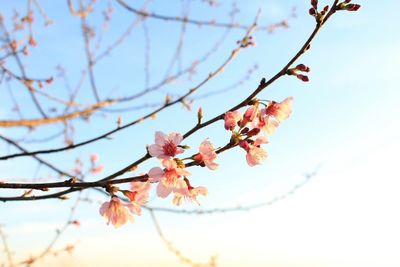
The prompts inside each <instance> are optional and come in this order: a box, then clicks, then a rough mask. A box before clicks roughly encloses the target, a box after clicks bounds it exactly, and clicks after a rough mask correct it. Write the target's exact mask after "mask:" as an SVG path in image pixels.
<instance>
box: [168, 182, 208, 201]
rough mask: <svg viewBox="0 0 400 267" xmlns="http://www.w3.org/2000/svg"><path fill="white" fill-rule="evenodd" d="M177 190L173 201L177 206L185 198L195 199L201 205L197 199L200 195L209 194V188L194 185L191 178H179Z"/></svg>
mask: <svg viewBox="0 0 400 267" xmlns="http://www.w3.org/2000/svg"><path fill="white" fill-rule="evenodd" d="M177 188H178V189H177V190H176V191H175V192H174V198H173V200H172V203H173V204H174V205H176V206H179V205H181V204H182V201H183V200H188V201H193V202H196V203H197V204H199V205H200V203H199V202H198V201H197V197H198V196H199V195H203V196H207V195H208V190H207V188H206V187H204V186H198V187H192V186H191V185H190V183H189V180H187V179H185V180H179V183H178V186H177Z"/></svg>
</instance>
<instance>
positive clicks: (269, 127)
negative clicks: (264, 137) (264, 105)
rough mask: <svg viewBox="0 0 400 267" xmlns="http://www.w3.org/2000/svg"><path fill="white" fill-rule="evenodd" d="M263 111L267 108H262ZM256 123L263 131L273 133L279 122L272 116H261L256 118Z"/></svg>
mask: <svg viewBox="0 0 400 267" xmlns="http://www.w3.org/2000/svg"><path fill="white" fill-rule="evenodd" d="M261 112H263V113H265V110H262V111H261ZM254 125H255V127H257V128H260V129H261V131H262V132H264V133H267V134H269V135H271V134H273V133H274V132H275V130H276V128H278V126H279V123H278V122H277V121H275V120H273V119H272V118H271V117H270V116H263V117H261V116H260V117H259V118H257V119H256V120H254Z"/></svg>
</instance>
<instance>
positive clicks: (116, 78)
mask: <svg viewBox="0 0 400 267" xmlns="http://www.w3.org/2000/svg"><path fill="white" fill-rule="evenodd" d="M141 2H142V1H140V3H136V2H133V1H131V2H130V3H131V4H132V5H133V6H136V7H139V6H141ZM192 2H193V4H192V6H191V9H190V16H192V17H193V18H214V17H216V18H218V19H219V20H221V21H223V20H226V19H227V16H226V13H227V12H228V10H229V7H230V4H228V1H220V3H221V6H220V7H219V8H216V9H215V10H212V11H210V9H209V8H207V6H206V5H205V4H204V3H202V2H201V1H197V0H196V1H192ZM320 2H324V3H329V1H320ZM41 3H42V4H43V7H44V8H45V10H46V11H47V13H48V15H49V17H51V18H53V19H54V20H55V24H54V25H52V26H50V27H48V28H41V27H38V28H37V29H36V30H35V34H36V36H37V41H38V47H37V48H36V49H34V50H32V51H31V56H30V57H29V58H27V59H26V64H27V66H29V67H30V68H29V70H30V73H31V75H32V76H33V77H40V76H45V75H48V73H49V72H50V73H54V72H55V71H54V67H55V66H56V65H57V64H59V63H62V64H63V66H65V68H66V69H67V70H68V74H69V77H70V80H71V81H72V82H73V83H74V84H75V83H77V81H78V80H79V77H80V73H81V71H82V69H83V68H84V67H85V61H84V51H83V49H82V48H83V43H82V36H81V34H80V33H79V21H78V20H77V19H76V18H74V17H72V16H71V15H70V14H69V13H68V11H67V7H66V5H65V4H64V5H63V8H59V7H58V4H56V3H55V2H53V1H48V0H47V1H44V0H43V1H41ZM229 3H230V1H229ZM357 3H359V4H361V5H362V8H361V9H360V11H359V12H357V13H338V14H336V15H335V16H333V17H332V19H331V20H330V21H329V22H328V23H327V25H326V26H325V27H324V28H323V29H322V31H321V32H320V34H319V35H318V36H317V37H316V39H315V40H314V42H313V43H312V47H311V49H310V51H309V52H308V53H307V54H306V55H304V56H303V57H302V58H301V60H300V61H299V62H298V63H304V64H306V65H308V66H310V67H311V73H310V75H309V77H310V82H309V83H302V82H301V81H299V80H297V79H295V78H292V77H284V78H282V79H280V80H279V81H277V82H276V83H274V84H273V85H272V86H271V87H269V88H268V89H267V90H266V91H264V92H263V93H262V94H261V95H260V98H262V99H273V100H277V101H281V100H283V99H284V98H286V97H287V96H293V97H294V102H293V113H292V115H291V117H290V118H289V119H288V120H287V121H285V122H284V123H283V124H282V125H281V126H280V127H279V129H278V130H277V131H276V133H275V134H274V135H273V136H272V137H271V138H270V143H269V144H267V145H266V149H267V151H268V153H269V157H268V159H267V161H266V162H265V163H264V164H263V165H261V166H257V167H254V168H250V167H249V166H247V164H246V162H245V153H244V152H243V151H241V150H239V149H237V150H233V151H229V152H228V153H225V154H223V155H221V156H220V157H219V158H218V163H220V168H219V169H218V170H216V171H215V172H212V173H211V172H210V171H208V170H205V169H191V172H192V179H191V181H192V182H194V183H195V184H196V185H204V186H206V187H207V188H208V190H209V196H207V197H206V198H202V199H200V202H201V208H202V209H212V208H215V207H234V206H236V205H246V204H254V203H260V202H265V201H269V200H272V199H274V198H276V197H279V196H282V195H286V193H287V192H290V191H291V190H292V188H293V187H294V186H295V185H297V184H299V183H302V182H303V181H304V175H305V174H306V173H310V172H313V171H314V170H315V169H318V171H317V173H316V175H315V176H314V177H312V178H311V179H310V180H309V181H308V182H307V183H306V184H305V185H304V186H302V187H301V188H299V189H298V190H297V191H296V192H294V193H293V194H291V195H289V196H288V197H286V198H284V199H282V200H280V201H278V202H276V203H274V204H273V205H270V206H265V207H262V208H258V209H254V210H251V211H236V212H231V213H221V214H213V215H181V214H173V213H162V212H159V213H157V214H156V216H157V218H158V221H159V222H160V226H161V228H162V230H163V232H164V234H165V236H166V238H167V239H168V240H170V241H171V242H172V243H173V244H174V246H176V247H177V248H179V249H180V251H181V252H182V253H183V254H184V255H186V256H188V257H190V258H192V259H193V260H195V261H198V262H206V261H207V260H208V259H209V257H210V256H212V255H216V256H217V258H218V260H217V262H218V266H233V267H235V266H260V267H261V266H263V267H264V266H274V267H292V266H293V267H300V266H312V267H314V266H315V267H347V266H348V267H358V266H360V267H361V266H363V267H375V266H380V267H382V266H383V267H392V266H393V267H394V266H400V258H399V257H398V251H397V250H396V248H398V247H399V246H400V244H399V243H400V241H399V240H400V230H399V227H398V225H399V223H400V216H399V215H398V212H397V210H398V203H400V197H399V196H400V194H399V188H400V182H399V178H400V170H399V168H398V151H399V149H400V141H399V136H400V125H399V116H400V107H399V105H398V103H399V100H400V93H399V90H398V78H397V77H398V73H397V72H398V62H399V61H400V49H399V47H400V32H399V31H398V25H400V24H399V23H400V21H399V18H398V16H397V12H396V11H397V10H398V9H399V7H400V3H399V2H398V1H394V0H392V1H390V0H387V1H365V0H359V1H358V2H357ZM0 5H1V7H2V8H1V10H2V11H1V12H2V13H4V14H10V11H11V10H12V7H14V6H17V7H18V8H23V7H25V1H16V2H15V3H14V2H8V1H1V2H0ZM238 5H239V6H240V13H239V14H238V20H239V21H242V22H243V23H251V22H252V20H253V18H254V15H255V14H256V12H257V10H258V8H259V7H261V8H262V10H263V13H262V16H261V18H260V23H261V25H262V24H263V23H265V24H267V23H271V22H275V21H279V20H280V19H282V18H284V17H286V16H287V15H288V14H289V13H290V11H291V7H293V6H296V7H297V13H298V16H297V18H294V19H291V20H290V28H289V29H288V30H278V31H276V32H274V33H273V34H268V33H266V32H256V33H255V34H254V38H255V40H256V42H257V46H256V47H254V48H253V47H252V48H249V49H246V50H244V51H243V52H241V53H240V54H239V55H238V56H237V58H235V59H234V61H233V62H232V63H231V64H230V65H229V66H228V67H227V68H226V69H225V71H224V72H223V73H222V74H221V75H220V76H218V77H216V78H215V79H214V80H212V81H211V82H210V83H209V84H207V85H206V86H205V87H204V88H202V89H201V90H202V91H201V92H199V93H198V95H201V93H207V92H212V91H214V90H218V89H221V88H225V87H227V86H229V85H231V84H234V83H235V82H236V81H237V80H238V79H240V77H243V76H244V75H245V74H246V72H247V70H248V69H249V68H251V67H252V66H253V65H254V64H255V63H257V64H258V69H257V70H256V71H254V73H253V74H252V76H251V78H250V79H248V80H246V81H245V82H244V83H243V85H242V86H240V87H238V88H235V89H234V90H232V91H229V92H228V93H226V94H221V95H217V96H214V97H212V98H204V99H199V100H196V101H195V102H194V103H193V110H197V108H198V107H199V106H201V107H202V108H203V110H204V117H205V119H207V118H212V117H213V116H214V115H217V114H220V113H221V112H224V111H225V110H226V109H229V108H230V107H231V106H233V105H235V104H236V103H237V102H238V101H240V99H242V98H243V97H244V96H246V95H248V94H249V92H251V91H252V90H253V89H254V88H255V87H256V86H257V85H258V83H259V80H260V78H261V77H266V78H268V77H271V76H273V75H274V73H276V72H277V71H279V70H280V69H281V67H282V66H284V65H285V63H286V62H287V61H288V60H289V59H290V58H291V57H292V56H293V55H294V53H296V52H297V50H298V49H299V47H300V46H301V45H302V43H303V42H304V41H305V40H306V38H307V37H308V34H310V33H311V31H312V29H313V19H312V18H311V17H310V16H308V15H307V10H308V8H309V2H308V1H295V0H290V1H289V0H285V1H277V0H276V1H273V0H268V1H256V0H251V1H239V2H238ZM321 5H322V4H321ZM99 6H101V7H104V6H105V2H104V3H101V4H99ZM113 6H114V8H115V14H114V15H115V16H114V18H113V20H112V22H111V24H110V29H109V31H108V32H107V35H106V36H105V37H104V40H103V41H104V43H105V45H103V47H102V48H106V47H107V45H106V44H108V43H110V42H111V40H114V39H115V38H116V37H118V36H119V34H120V33H121V32H122V31H123V29H124V28H125V27H126V25H127V23H128V22H131V21H133V19H134V18H132V16H131V15H130V14H129V13H127V12H126V11H125V10H123V9H121V8H120V7H118V5H117V4H116V3H113ZM150 7H151V10H154V11H157V12H158V13H162V14H169V15H174V14H176V13H177V12H178V11H179V10H180V6H179V1H172V0H171V1H168V3H167V1H161V0H158V1H153V2H152V4H150ZM99 9H101V8H100V7H99ZM97 13H100V12H97ZM39 22H40V21H39ZM90 22H91V23H93V24H95V23H96V22H97V23H98V22H99V18H97V19H93V20H92V21H90ZM146 23H147V26H148V30H149V34H150V36H151V43H150V45H151V52H152V54H151V56H152V57H151V62H150V70H151V82H152V83H156V82H157V81H158V80H159V79H162V77H164V75H165V72H166V69H167V68H168V64H169V61H170V57H171V54H172V53H173V51H174V49H175V47H176V44H177V43H176V40H177V38H178V37H179V29H180V24H174V23H167V24H165V23H160V22H159V21H154V20H149V21H147V22H146ZM222 34H223V30H216V29H209V28H204V27H202V28H199V27H197V26H190V27H188V29H187V35H186V40H185V46H184V48H183V50H182V53H183V54H182V65H185V64H190V62H192V61H193V60H194V59H196V58H198V54H203V53H204V52H205V51H208V50H209V49H210V48H211V47H212V46H213V44H214V42H215V41H216V40H218V39H219V38H220V36H221V35H222ZM242 36H243V31H239V30H233V31H232V32H230V33H229V35H228V37H227V38H226V40H225V41H224V43H223V45H222V46H221V49H219V50H218V51H216V52H215V53H214V54H212V56H211V57H210V60H209V62H208V63H207V64H204V65H201V66H200V67H199V69H198V73H197V75H196V76H195V77H194V78H193V79H192V80H190V81H184V80H182V81H177V82H175V83H173V84H171V85H169V86H167V87H165V88H164V89H162V93H160V92H155V93H153V94H149V95H148V96H146V97H145V98H144V99H143V100H142V101H143V102H140V103H134V104H135V105H137V104H143V103H148V102H153V101H154V100H160V99H162V98H163V97H164V94H165V92H173V93H182V92H185V91H186V90H187V88H190V87H192V86H193V85H195V84H197V83H198V82H199V81H201V79H202V78H203V77H206V75H207V74H208V73H209V72H210V71H212V70H214V69H215V68H216V66H218V65H219V64H221V63H222V62H223V61H224V59H225V58H226V57H227V56H229V53H230V51H231V50H232V49H233V48H235V45H236V44H235V42H236V40H238V39H240V38H241V37H242ZM143 38H144V33H143V28H142V27H138V28H137V29H135V31H134V32H133V34H132V35H131V36H130V37H129V38H128V39H127V41H126V42H125V43H124V44H123V45H121V46H120V47H119V48H118V49H117V50H115V51H114V52H113V54H112V55H111V56H109V57H106V58H105V59H104V61H102V62H101V64H99V66H97V67H96V68H95V73H96V74H97V77H98V84H100V85H101V88H102V91H101V92H104V95H102V96H103V97H110V96H119V95H123V94H124V93H127V92H128V93H129V92H132V91H134V90H137V89H136V88H142V87H143V86H144V84H145V80H144V79H143V62H144V60H145V57H144V51H145V50H144V39H143ZM170 40H173V41H170ZM100 50H101V49H100ZM132 51H133V52H132ZM38 66H40V67H38ZM175 68H178V69H179V67H176V66H175ZM14 86H15V89H18V86H17V85H14ZM62 86H63V82H62V81H59V80H57V79H56V80H55V81H54V84H53V85H52V86H51V87H50V88H49V89H48V90H53V91H54V92H55V93H57V94H58V95H59V96H60V97H63V96H64V97H65V93H64V92H63V91H57V88H58V87H62ZM83 86H84V89H85V90H83V93H81V95H80V96H79V97H80V99H81V101H83V102H87V103H90V102H91V101H93V95H92V94H91V92H90V87H89V83H88V81H87V80H86V81H85V83H84V85H83ZM0 88H1V89H0V99H2V100H0V103H1V105H0V117H1V118H10V117H13V116H15V114H13V113H12V112H11V111H10V110H11V107H12V104H11V103H10V101H9V98H8V96H7V94H6V90H5V88H6V87H5V84H4V83H3V84H0ZM13 88H14V87H13ZM103 88H104V89H103ZM15 91H16V90H15ZM21 91H22V90H20V91H16V92H15V94H16V96H17V97H18V99H21V101H22V102H21V103H23V106H24V107H25V110H30V109H32V107H31V103H30V101H29V98H28V97H27V95H25V94H24V93H23V92H21ZM63 94H64V95H63ZM4 99H7V100H4ZM47 107H48V108H50V107H51V105H50V104H48V105H47ZM146 111H147V112H148V110H138V111H132V112H128V113H123V114H122V118H123V120H124V121H130V120H131V119H132V118H136V117H137V116H139V115H140V114H144V113H145V112H146ZM105 114H106V115H104V116H106V117H105V118H104V116H96V117H94V118H93V119H92V120H91V122H90V123H87V122H83V121H79V120H78V121H77V122H76V129H77V132H76V133H75V138H76V140H85V139H86V138H89V137H91V136H94V135H96V134H99V133H102V132H104V131H106V130H107V129H110V127H113V123H115V121H116V118H117V117H118V115H120V114H119V113H105ZM25 115H26V116H28V115H31V116H32V117H37V116H38V114H35V112H34V111H33V112H32V113H28V112H26V114H25ZM195 122H196V113H195V112H187V111H185V110H184V109H182V108H181V107H179V106H176V107H173V108H172V109H170V110H167V111H165V112H163V113H160V114H158V116H157V119H155V120H149V121H146V122H144V123H142V124H141V125H140V127H142V128H139V127H138V128H135V127H133V128H131V129H129V130H126V131H121V132H119V133H118V134H116V135H115V136H113V138H112V139H111V140H107V141H101V142H99V143H98V144H95V145H93V146H87V147H83V148H80V149H77V151H70V152H67V153H60V154H54V155H51V156H45V157H44V158H45V159H47V160H49V161H51V162H53V163H55V164H59V165H60V166H63V167H64V168H65V169H68V168H72V167H71V166H72V164H73V162H74V159H75V158H76V157H77V156H79V157H81V158H82V160H84V162H85V163H86V164H87V163H88V157H89V155H90V154H91V153H94V152H96V153H98V154H99V155H100V158H101V162H104V163H105V165H106V166H105V172H104V175H107V174H111V173H113V172H115V171H116V170H119V169H121V168H123V167H125V166H126V165H128V164H129V163H131V162H132V161H133V160H134V159H135V158H137V157H139V156H141V155H142V154H143V153H144V144H151V143H152V142H153V138H154V137H153V133H154V132H155V131H157V130H161V131H164V132H171V131H178V132H185V131H186V130H188V129H189V128H190V127H191V126H192V125H193V124H194V123H195ZM60 129H61V128H60V127H45V128H43V129H38V130H37V132H35V134H37V136H42V137H43V136H50V135H52V134H53V133H55V132H58V131H59V130H60ZM79 129H80V130H79ZM139 129H140V130H139ZM0 133H2V134H5V135H8V136H15V137H19V136H24V135H25V134H26V131H25V130H21V129H18V130H4V129H0ZM207 137H208V138H210V140H211V141H212V142H213V143H214V144H215V145H216V146H218V145H222V144H224V142H226V140H227V139H229V133H228V132H226V131H225V130H224V129H223V125H222V123H221V122H220V123H216V124H215V125H212V126H211V127H209V128H208V129H207V130H203V131H199V132H198V134H196V135H194V136H192V137H190V138H188V139H187V143H188V145H190V146H192V147H196V146H197V145H198V144H199V142H201V141H202V140H204V139H205V138H207ZM60 144H62V143H61V142H60V140H56V141H53V142H51V143H49V144H42V143H41V144H29V148H30V149H31V150H33V149H38V148H42V147H43V146H49V147H52V146H59V145H60ZM8 151H14V150H12V149H11V148H9V147H8V146H7V145H6V144H4V143H2V144H0V152H1V154H2V155H3V154H6V153H8ZM154 164H156V161H151V162H149V163H146V164H143V166H141V168H140V169H139V170H138V171H137V172H138V173H140V172H147V171H148V169H150V168H151V167H152V166H154ZM22 166H23V168H22ZM36 168H37V164H36V163H33V162H32V161H31V160H29V159H14V160H8V161H6V162H0V172H1V175H2V176H4V177H12V178H15V179H20V178H21V177H31V176H32V173H34V172H35V170H36ZM49 174H50V172H49V170H47V169H46V168H44V167H42V168H41V169H40V170H39V174H38V175H39V177H45V178H46V177H49ZM101 177H102V176H101V175H100V176H98V177H94V176H93V177H89V178H90V179H96V178H101ZM7 194H8V193H7ZM89 196H90V197H92V198H94V199H96V200H98V201H100V202H104V201H106V199H105V198H104V197H103V196H101V195H99V194H96V193H93V192H92V193H90V195H89ZM75 198H76V196H72V197H71V200H69V201H63V202H61V201H58V200H50V201H39V202H29V203H1V204H0V224H3V225H4V231H5V232H6V233H7V235H8V237H9V238H8V240H9V244H10V247H11V248H12V250H13V251H14V255H15V257H16V258H17V259H24V258H26V257H27V256H29V255H30V254H31V253H33V254H36V253H38V252H40V251H41V250H42V249H43V248H44V247H45V246H46V244H48V243H49V242H50V240H51V239H52V237H53V235H54V232H55V229H56V228H59V227H60V226H61V225H63V223H64V222H65V220H66V219H67V217H68V212H69V209H70V207H71V205H73V202H74V199H75ZM170 201H171V199H167V200H160V199H157V198H156V196H155V193H154V192H153V194H152V197H151V201H150V203H149V204H150V205H152V206H163V207H173V206H172V203H171V202H170ZM98 208H99V203H98V202H94V203H85V202H84V203H81V204H80V205H79V206H78V208H77V211H76V216H75V217H76V218H78V219H79V220H80V221H81V226H80V227H75V228H74V227H71V228H68V229H67V232H66V233H65V234H64V235H62V236H61V238H60V240H59V242H58V243H57V244H56V248H61V247H63V246H64V245H65V244H67V243H73V244H76V249H75V251H74V252H73V254H72V256H71V255H68V254H62V255H60V256H58V257H55V258H53V257H49V258H47V259H45V260H43V261H40V262H39V263H38V264H37V266H132V265H135V266H186V265H185V264H183V263H181V262H180V261H179V259H177V257H176V256H175V255H174V254H173V253H171V252H169V251H168V249H167V248H166V246H165V244H164V243H163V242H162V240H161V239H160V237H159V236H158V234H157V232H156V229H155V227H154V225H153V223H152V220H151V217H150V215H149V213H148V212H146V211H144V212H143V215H142V216H140V217H137V218H136V220H135V222H134V223H133V224H128V225H125V226H123V227H121V228H119V229H114V228H113V227H112V226H108V225H106V222H105V221H104V220H103V218H101V217H100V216H99V214H98ZM191 208H196V206H195V205H194V204H190V203H188V204H185V205H184V206H183V207H182V209H191ZM4 261H5V258H4V254H0V263H3V262H4Z"/></svg>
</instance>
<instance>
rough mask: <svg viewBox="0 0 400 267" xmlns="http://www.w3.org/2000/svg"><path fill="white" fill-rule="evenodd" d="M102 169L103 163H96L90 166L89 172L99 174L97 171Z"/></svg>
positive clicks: (99, 171)
mask: <svg viewBox="0 0 400 267" xmlns="http://www.w3.org/2000/svg"><path fill="white" fill-rule="evenodd" d="M103 171H104V165H103V164H102V165H98V166H94V167H92V168H91V169H90V172H91V173H92V174H99V173H101V172H103Z"/></svg>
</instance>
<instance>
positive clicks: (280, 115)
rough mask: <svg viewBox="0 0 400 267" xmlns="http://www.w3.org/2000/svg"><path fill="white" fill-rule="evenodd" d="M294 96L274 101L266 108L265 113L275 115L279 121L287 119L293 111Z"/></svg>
mask: <svg viewBox="0 0 400 267" xmlns="http://www.w3.org/2000/svg"><path fill="white" fill-rule="evenodd" d="M292 100H293V97H288V98H286V99H285V100H283V101H282V102H280V103H277V102H272V103H271V104H270V105H269V106H268V107H267V108H266V109H265V114H266V115H268V116H274V117H275V119H276V120H277V121H278V122H282V121H284V120H286V119H287V118H288V117H289V115H290V113H291V112H292V107H291V105H292Z"/></svg>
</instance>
